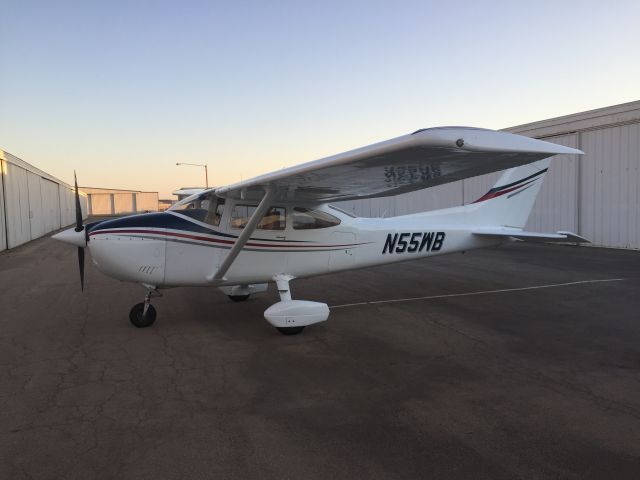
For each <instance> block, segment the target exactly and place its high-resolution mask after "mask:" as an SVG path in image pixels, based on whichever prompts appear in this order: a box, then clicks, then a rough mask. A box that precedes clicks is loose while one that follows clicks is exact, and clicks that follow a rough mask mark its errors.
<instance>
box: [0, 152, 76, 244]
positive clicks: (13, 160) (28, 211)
mask: <svg viewBox="0 0 640 480" xmlns="http://www.w3.org/2000/svg"><path fill="white" fill-rule="evenodd" d="M0 171H1V172H2V175H1V181H0V250H5V249H7V248H13V247H17V246H18V245H22V244H23V243H26V242H28V241H30V240H34V239H36V238H39V237H42V236H43V235H46V234H47V233H49V232H53V231H55V230H58V229H60V228H62V227H66V226H68V225H71V224H72V223H74V222H75V206H74V202H75V199H74V189H73V187H72V186H71V185H68V184H67V183H65V182H63V181H61V180H58V179H57V178H55V177H52V176H51V175H49V174H48V173H45V172H43V171H42V170H40V169H38V168H36V167H34V166H33V165H30V164H28V163H27V162H25V161H23V160H21V159H19V158H18V157H16V156H15V155H12V154H10V153H9V152H5V151H2V150H0ZM80 204H81V207H82V213H83V218H86V215H87V197H86V195H81V197H80Z"/></svg>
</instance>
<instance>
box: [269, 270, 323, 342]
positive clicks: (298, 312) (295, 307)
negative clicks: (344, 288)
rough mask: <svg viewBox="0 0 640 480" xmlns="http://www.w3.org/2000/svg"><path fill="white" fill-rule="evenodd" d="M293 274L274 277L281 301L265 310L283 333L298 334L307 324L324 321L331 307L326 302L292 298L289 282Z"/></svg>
mask: <svg viewBox="0 0 640 480" xmlns="http://www.w3.org/2000/svg"><path fill="white" fill-rule="evenodd" d="M293 278H294V277H293V276H291V275H276V276H275V277H273V279H274V280H275V282H276V285H277V286H278V293H279V294H280V301H279V302H278V303H276V304H274V305H271V306H270V307H269V308H267V309H266V310H265V312H264V318H265V319H266V320H267V322H269V323H270V324H271V325H273V326H274V327H276V329H277V330H278V331H279V332H280V333H281V334H283V335H296V334H298V333H300V332H302V330H304V327H306V326H307V325H312V324H314V323H318V322H324V321H325V320H326V319H327V318H328V317H329V307H328V306H327V304H325V303H319V302H309V301H306V300H291V290H290V288H289V282H290V281H291V280H293Z"/></svg>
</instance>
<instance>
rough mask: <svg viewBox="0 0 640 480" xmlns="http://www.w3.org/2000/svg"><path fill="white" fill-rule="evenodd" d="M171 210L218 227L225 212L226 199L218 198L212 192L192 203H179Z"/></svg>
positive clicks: (200, 196) (193, 200)
mask: <svg viewBox="0 0 640 480" xmlns="http://www.w3.org/2000/svg"><path fill="white" fill-rule="evenodd" d="M170 210H171V211H172V212H179V213H181V214H182V215H186V216H187V217H191V218H193V219H194V220H198V221H199V222H204V223H208V224H209V225H213V226H214V227H217V226H219V225H220V219H221V218H222V213H223V212H224V198H220V197H217V196H216V195H215V194H214V193H213V192H211V193H207V194H203V195H199V196H198V197H196V198H194V199H192V200H191V201H188V202H184V203H178V204H176V205H174V206H173V207H171V209H170Z"/></svg>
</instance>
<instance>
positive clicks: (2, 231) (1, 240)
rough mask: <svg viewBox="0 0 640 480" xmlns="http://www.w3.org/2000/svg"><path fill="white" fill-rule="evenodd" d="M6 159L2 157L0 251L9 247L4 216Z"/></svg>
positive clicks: (0, 163) (0, 177) (0, 171)
mask: <svg viewBox="0 0 640 480" xmlns="http://www.w3.org/2000/svg"><path fill="white" fill-rule="evenodd" d="M4 168H5V166H4V160H3V159H2V158H1V157H0V252H1V251H2V250H5V249H6V248H7V224H6V223H5V218H4Z"/></svg>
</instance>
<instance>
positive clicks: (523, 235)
mask: <svg viewBox="0 0 640 480" xmlns="http://www.w3.org/2000/svg"><path fill="white" fill-rule="evenodd" d="M471 233H473V234H474V235H481V236H486V237H505V238H506V237H511V238H515V239H517V240H522V241H525V242H557V243H591V242H590V241H589V240H587V239H586V238H584V237H581V236H580V235H576V234H575V233H572V232H563V231H560V232H556V233H539V232H526V231H523V230H518V229H515V228H504V227H485V228H477V229H474V230H473V231H472V232H471Z"/></svg>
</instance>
